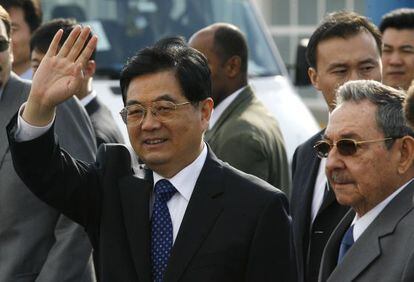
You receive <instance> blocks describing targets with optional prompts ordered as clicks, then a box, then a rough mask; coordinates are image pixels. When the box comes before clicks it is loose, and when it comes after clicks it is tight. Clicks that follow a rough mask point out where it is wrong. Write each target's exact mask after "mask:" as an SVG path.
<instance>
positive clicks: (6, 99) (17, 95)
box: [0, 73, 27, 166]
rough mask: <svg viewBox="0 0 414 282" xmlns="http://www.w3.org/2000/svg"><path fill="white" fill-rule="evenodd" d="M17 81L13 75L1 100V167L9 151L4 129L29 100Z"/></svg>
mask: <svg viewBox="0 0 414 282" xmlns="http://www.w3.org/2000/svg"><path fill="white" fill-rule="evenodd" d="M16 79H17V78H16V75H15V74H13V73H12V74H11V75H10V78H9V81H8V82H7V84H6V85H5V87H4V89H3V93H2V95H1V98H0V128H2V130H0V166H1V163H2V160H3V158H4V155H5V154H6V153H7V152H8V149H9V142H8V141H7V136H6V130H4V129H5V128H6V125H7V124H8V123H9V121H10V119H11V118H12V117H13V115H14V114H15V113H16V112H17V110H18V109H19V107H20V106H21V105H22V104H23V103H24V102H25V101H26V99H27V92H24V89H22V87H18V85H17V84H16V83H15V81H16Z"/></svg>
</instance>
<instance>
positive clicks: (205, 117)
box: [200, 97, 214, 130]
mask: <svg viewBox="0 0 414 282" xmlns="http://www.w3.org/2000/svg"><path fill="white" fill-rule="evenodd" d="M213 107H214V102H213V99H211V98H210V97H209V98H206V99H204V100H203V101H201V102H200V109H201V122H202V123H203V127H204V130H207V128H208V123H209V122H210V117H211V113H212V111H213Z"/></svg>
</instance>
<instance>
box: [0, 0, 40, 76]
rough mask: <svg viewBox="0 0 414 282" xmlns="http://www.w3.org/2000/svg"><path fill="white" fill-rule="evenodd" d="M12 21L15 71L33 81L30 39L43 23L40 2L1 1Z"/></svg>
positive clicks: (25, 0)
mask: <svg viewBox="0 0 414 282" xmlns="http://www.w3.org/2000/svg"><path fill="white" fill-rule="evenodd" d="M0 5H2V6H3V8H5V9H6V11H7V12H8V13H9V15H10V18H11V21H12V33H11V39H12V47H13V56H14V60H13V65H12V66H13V71H14V72H15V73H16V74H17V75H19V76H20V77H21V78H24V79H32V69H31V67H30V37H31V35H32V33H33V32H34V31H35V30H36V29H37V28H38V27H39V26H40V25H41V23H42V9H41V6H40V0H0Z"/></svg>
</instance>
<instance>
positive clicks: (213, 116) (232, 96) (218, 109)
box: [208, 86, 247, 129]
mask: <svg viewBox="0 0 414 282" xmlns="http://www.w3.org/2000/svg"><path fill="white" fill-rule="evenodd" d="M246 87H247V86H244V87H242V88H240V89H239V90H237V91H235V92H233V93H232V94H230V95H229V96H227V97H226V98H225V99H224V100H223V101H221V102H220V104H218V105H217V106H216V107H215V108H214V110H213V112H212V113H211V117H210V123H209V124H208V129H212V128H213V126H214V125H215V124H216V122H217V121H218V119H219V118H220V116H221V115H222V114H223V113H224V111H225V110H226V109H227V107H228V106H229V105H230V104H231V102H233V101H234V99H236V98H237V96H239V94H240V93H241V92H242V91H243V90H244V89H245V88H246Z"/></svg>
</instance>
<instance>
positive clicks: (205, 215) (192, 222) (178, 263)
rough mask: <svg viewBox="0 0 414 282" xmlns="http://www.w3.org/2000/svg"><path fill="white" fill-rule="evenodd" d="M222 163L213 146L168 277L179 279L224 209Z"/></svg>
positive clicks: (166, 279)
mask: <svg viewBox="0 0 414 282" xmlns="http://www.w3.org/2000/svg"><path fill="white" fill-rule="evenodd" d="M223 190H224V185H223V177H222V172H221V165H220V164H219V163H218V161H217V159H216V157H215V156H214V155H212V153H211V151H210V149H209V153H208V156H207V159H206V162H205V164H204V167H203V169H202V171H201V173H200V176H199V178H198V180H197V183H196V185H195V188H194V191H193V194H192V196H191V199H190V202H189V204H188V206H187V209H186V212H185V215H184V218H183V221H182V223H181V226H180V230H179V232H178V235H177V239H176V241H175V243H174V246H173V249H172V253H171V257H170V260H169V263H168V268H167V271H166V273H165V281H179V279H180V276H181V275H182V273H183V272H184V271H185V269H186V267H187V266H188V264H189V262H190V261H191V259H192V258H193V256H194V255H195V254H196V253H197V250H198V249H199V248H200V246H201V244H202V243H203V241H204V240H205V239H206V237H207V236H208V234H209V232H210V230H211V227H212V226H213V225H214V223H215V222H216V220H217V218H218V216H219V214H220V213H221V211H222V203H221V199H222V194H223V192H224V191H223Z"/></svg>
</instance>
